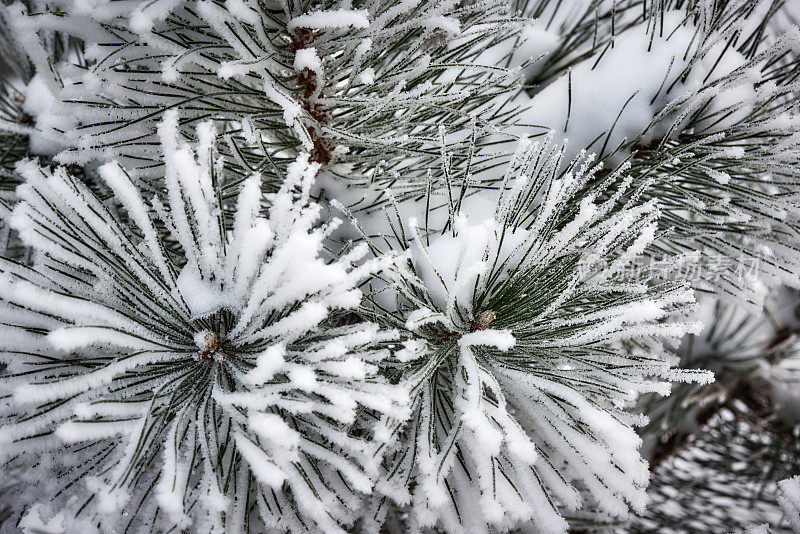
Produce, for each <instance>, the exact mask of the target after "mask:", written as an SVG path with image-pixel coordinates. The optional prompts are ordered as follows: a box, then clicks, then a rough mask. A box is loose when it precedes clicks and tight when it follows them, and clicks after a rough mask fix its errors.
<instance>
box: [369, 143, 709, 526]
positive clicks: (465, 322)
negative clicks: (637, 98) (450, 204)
mask: <svg viewBox="0 0 800 534" xmlns="http://www.w3.org/2000/svg"><path fill="white" fill-rule="evenodd" d="M561 153H562V150H561V148H560V147H553V146H552V145H550V144H549V143H543V144H539V143H536V144H534V145H532V146H529V145H527V144H523V145H522V147H521V149H520V151H519V152H518V153H517V156H516V160H515V162H513V163H512V165H510V168H509V169H508V171H507V174H506V177H505V179H504V181H503V184H504V186H503V189H502V193H500V199H499V202H498V203H497V207H496V210H495V211H494V213H486V212H481V211H480V210H474V211H468V212H467V213H464V212H456V213H455V215H454V220H453V221H452V226H451V227H450V228H448V229H446V230H444V231H442V232H440V233H438V234H436V233H434V235H433V236H431V235H430V233H429V232H426V230H425V229H424V228H420V227H419V223H418V222H417V221H415V220H412V221H410V223H409V229H408V230H406V231H407V232H409V233H410V235H412V236H415V237H414V238H413V240H414V243H413V245H412V247H413V248H412V264H413V267H412V268H410V269H408V270H406V269H400V270H394V271H392V272H394V276H395V277H396V279H397V280H398V281H399V283H398V285H399V286H400V288H401V289H400V291H401V293H402V297H403V298H404V299H405V301H404V302H405V304H404V305H401V307H400V310H403V309H405V310H408V311H407V312H406V313H407V320H406V323H405V326H406V328H408V329H409V330H410V331H412V332H413V333H414V335H415V336H416V337H417V338H418V339H420V340H421V341H422V343H420V344H418V345H416V346H413V347H411V346H407V347H406V350H408V351H409V352H411V351H413V352H414V354H413V357H411V356H406V357H405V358H404V359H407V360H410V361H412V363H413V365H415V367H414V368H413V372H412V378H411V381H412V382H413V381H414V378H413V377H416V379H417V380H420V381H422V382H423V383H424V384H425V385H424V386H422V387H421V388H420V394H419V395H418V397H417V398H416V404H415V412H414V414H413V415H412V419H411V427H410V429H409V430H408V433H409V438H408V439H409V440H411V441H413V443H414V450H415V455H414V456H415V459H414V461H413V462H412V461H411V460H410V459H409V456H410V455H406V454H403V451H401V452H399V453H397V454H396V455H395V456H394V457H393V462H394V464H392V465H393V466H392V468H391V469H390V470H389V475H388V476H387V478H386V480H384V481H382V482H381V483H380V484H379V486H378V488H379V489H380V491H381V492H384V493H385V494H386V495H388V496H390V497H392V498H394V499H396V500H397V501H398V502H400V503H401V504H405V503H407V502H411V503H413V506H412V507H411V519H410V521H411V525H412V528H413V531H417V529H423V528H425V527H433V526H435V525H436V526H439V527H442V528H443V529H444V530H446V531H447V532H454V533H471V532H487V531H492V529H497V530H506V529H509V528H511V527H513V525H517V524H519V523H521V522H526V521H532V522H533V524H535V525H536V527H537V528H539V529H541V530H543V531H546V532H560V531H565V530H566V529H567V523H566V521H565V520H564V519H563V517H562V516H561V513H562V510H561V507H563V508H566V509H567V510H575V509H578V508H580V507H581V506H583V504H584V503H585V501H584V499H585V495H584V494H583V493H582V491H581V490H580V489H579V488H585V489H587V490H589V494H590V495H591V502H592V503H593V504H594V505H595V506H597V507H599V509H600V510H602V511H603V512H604V513H606V514H609V515H612V516H619V517H625V516H626V515H627V514H628V511H629V509H633V510H635V511H642V510H643V509H644V505H645V493H644V490H645V487H646V485H647V481H648V471H647V465H646V463H645V462H644V461H643V460H642V459H641V458H640V455H639V452H638V447H639V445H640V439H639V437H638V435H637V434H636V432H635V431H634V430H633V428H632V426H633V423H634V421H635V418H633V417H632V416H631V415H630V414H627V413H625V412H624V411H623V410H622V409H621V408H622V407H624V406H625V405H626V404H627V403H629V402H631V401H632V400H633V399H634V398H635V392H637V391H659V392H661V393H666V392H668V390H669V385H668V382H669V381H672V380H700V381H708V380H709V379H710V376H708V375H702V376H697V375H695V376H691V375H686V376H682V375H681V374H680V373H678V372H674V371H671V370H670V363H669V362H670V360H669V359H668V358H667V357H666V353H665V352H664V350H663V348H662V347H661V345H660V341H659V340H660V339H662V338H679V337H681V336H682V335H683V334H684V333H686V332H697V331H698V329H699V324H697V323H694V322H691V321H687V320H685V318H684V319H681V317H682V316H683V317H685V314H686V313H687V312H688V311H689V310H691V308H692V306H693V304H694V296H693V292H692V291H691V289H689V288H687V287H685V286H682V285H680V284H656V285H649V284H643V283H641V282H640V281H639V280H637V273H638V275H639V276H641V275H643V274H644V273H643V272H638V271H637V270H636V267H635V261H636V260H638V259H641V254H642V252H643V250H644V249H645V247H646V246H647V245H648V244H649V243H651V242H652V240H653V239H654V230H655V228H656V226H657V218H658V209H657V207H656V205H655V203H654V202H647V203H644V204H638V205H637V204H628V203H623V207H622V208H620V207H619V204H618V202H619V199H620V198H621V197H622V195H623V194H625V193H626V190H627V188H628V187H630V180H623V181H622V185H620V186H618V187H617V188H615V189H609V190H607V191H606V192H605V196H604V198H605V200H601V197H600V196H599V195H598V196H594V195H590V196H584V197H582V196H581V195H585V191H586V189H585V186H586V184H587V183H588V182H589V181H590V180H593V179H594V171H590V170H589V165H590V163H591V159H590V158H589V159H586V160H582V161H581V160H579V161H577V162H573V166H572V167H571V172H568V173H567V174H566V175H565V176H563V177H562V178H559V179H556V180H553V179H552V176H553V175H554V174H553V170H554V169H556V168H558V167H559V166H560V165H561ZM582 191H583V192H584V193H581V192H582ZM627 192H628V193H630V191H627ZM634 196H635V194H634ZM534 199H535V200H534ZM467 205H468V203H465V204H464V206H467ZM573 206H580V209H578V210H577V211H576V212H572V213H570V211H569V210H570V207H573ZM465 209H466V208H465ZM527 214H530V215H527ZM522 220H525V221H526V222H525V224H521V223H520V222H519V221H522ZM626 269H628V270H626ZM403 288H412V289H408V290H404V289H403ZM401 300H402V299H401ZM443 399H450V401H448V402H452V405H450V406H451V407H450V408H449V409H448V408H446V407H445V405H444V404H442V402H443ZM456 456H458V459H456ZM412 478H413V479H414V480H416V481H417V483H418V484H417V486H416V487H415V489H414V490H413V493H408V491H407V490H406V489H405V488H406V480H407V479H412ZM476 503H477V505H476ZM554 503H559V505H560V506H559V507H557V506H556V505H555V504H554Z"/></svg>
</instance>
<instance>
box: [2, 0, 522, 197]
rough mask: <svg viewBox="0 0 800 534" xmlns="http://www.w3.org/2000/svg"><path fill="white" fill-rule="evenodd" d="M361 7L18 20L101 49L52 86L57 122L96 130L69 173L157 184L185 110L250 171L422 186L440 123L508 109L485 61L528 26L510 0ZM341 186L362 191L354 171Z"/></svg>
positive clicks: (287, 5) (72, 5) (187, 8)
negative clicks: (163, 139) (337, 168)
mask: <svg viewBox="0 0 800 534" xmlns="http://www.w3.org/2000/svg"><path fill="white" fill-rule="evenodd" d="M351 4H352V3H351V2H334V3H332V4H329V5H327V6H326V7H325V9H310V8H308V7H307V6H306V4H304V3H302V4H301V3H296V2H276V3H274V4H269V3H264V2H256V1H250V0H245V1H237V2H224V3H223V2H215V1H200V2H195V1H187V2H174V3H173V2H154V3H149V4H145V3H142V4H140V5H138V7H136V8H134V9H133V10H119V9H116V8H115V6H114V4H109V5H107V6H99V7H97V8H93V9H91V10H87V9H85V6H84V5H83V3H82V2H53V3H51V4H49V6H50V8H51V10H53V11H57V13H52V12H48V13H34V12H32V13H30V15H22V14H18V16H17V19H16V20H17V27H18V29H19V31H20V32H27V33H33V34H35V33H36V32H37V31H41V30H43V29H45V28H50V27H57V28H59V29H60V30H62V31H64V32H67V33H68V32H70V31H72V30H74V28H81V38H82V39H85V40H86V56H87V57H88V58H89V61H90V64H89V65H88V66H86V67H83V66H73V65H70V64H64V63H61V64H59V65H58V66H57V70H58V71H59V72H60V76H61V79H62V80H64V81H63V83H60V82H57V81H53V82H52V83H51V84H50V85H51V89H52V91H53V92H54V94H57V95H58V103H59V105H58V106H57V108H58V109H56V110H54V111H53V113H54V114H61V115H66V116H74V117H76V118H77V119H78V120H79V121H80V125H79V126H78V127H77V128H76V129H75V130H74V131H71V132H68V133H67V135H66V138H65V139H66V142H67V143H68V145H69V146H68V147H67V150H66V151H65V152H64V153H62V154H61V155H60V156H59V158H60V160H61V161H63V162H81V163H83V162H86V161H88V160H91V159H94V158H103V157H114V158H117V159H120V161H121V162H122V163H123V164H125V165H126V168H131V169H134V168H135V169H137V172H138V174H142V175H145V176H147V175H149V174H152V172H153V171H152V169H151V167H152V163H151V161H152V160H154V159H157V158H154V157H153V154H154V152H155V147H156V146H157V145H156V144H155V143H153V140H154V136H155V131H156V125H157V124H158V121H159V120H160V117H161V116H162V114H163V113H164V112H165V111H166V110H167V109H173V108H176V109H179V110H180V113H181V118H182V122H183V123H185V124H186V125H189V124H191V123H192V122H194V121H197V120H204V119H205V118H206V117H209V116H210V117H212V118H213V119H214V120H215V121H218V122H219V123H224V124H226V127H225V130H226V131H227V132H229V133H230V138H229V143H227V144H225V145H220V147H219V148H220V150H222V151H224V152H225V153H226V154H228V155H229V158H228V159H227V160H226V165H228V166H229V167H231V168H236V169H238V171H239V172H241V173H243V174H247V172H248V169H250V170H252V169H264V170H267V171H269V172H273V170H274V166H275V165H277V166H278V167H279V168H281V169H283V168H285V166H286V165H287V164H288V163H290V162H291V161H292V160H293V159H294V157H295V156H296V154H297V153H298V152H301V151H308V152H310V154H311V158H312V160H314V161H317V162H319V163H323V164H332V163H336V162H337V161H338V162H341V163H347V164H348V166H349V167H355V168H356V169H357V170H359V171H361V173H366V172H367V171H374V169H375V167H377V166H381V167H382V168H383V170H384V172H385V173H386V176H379V177H377V178H379V179H381V180H386V181H387V183H391V182H393V181H397V180H399V179H400V178H401V177H402V178H403V180H401V181H402V182H403V183H409V182H411V181H412V180H411V178H413V177H415V176H414V173H416V169H417V168H427V167H431V166H432V165H430V164H424V163H423V164H421V165H410V164H409V158H411V159H420V160H423V161H425V160H428V161H429V162H432V161H434V160H435V159H436V157H438V149H437V147H436V143H437V141H438V136H437V133H438V127H439V126H440V125H442V124H446V125H447V126H448V128H449V129H451V130H452V131H460V130H463V129H465V128H468V127H469V126H470V125H471V124H472V123H473V122H474V121H475V116H476V115H477V114H478V111H479V110H481V109H482V108H485V107H487V106H488V104H489V103H490V101H491V100H492V99H497V98H499V99H501V100H503V99H507V98H508V97H503V96H502V94H503V91H505V90H507V89H508V87H509V85H510V81H509V78H510V77H511V75H512V74H513V72H512V70H511V69H507V68H503V67H502V66H498V65H495V64H489V65H476V64H472V63H471V61H472V60H474V59H475V58H476V57H477V56H478V55H479V54H480V53H481V52H483V51H484V50H485V49H487V48H490V47H491V46H492V45H493V44H494V43H495V42H497V41H499V40H504V39H508V38H509V36H510V35H513V33H514V32H515V31H517V29H518V27H519V26H520V25H521V24H522V22H521V21H517V20H515V19H513V18H512V17H509V16H508V14H507V9H508V8H507V6H505V5H504V3H503V2H500V1H497V0H492V1H487V2H480V3H478V4H476V5H471V4H469V3H467V4H462V3H457V2H452V1H450V0H436V1H432V2H411V3H409V2H400V1H397V0H392V1H374V0H372V1H367V2H358V3H357V4H356V5H355V6H354V5H351ZM55 8H58V9H55ZM26 44H27V48H26V50H27V52H28V53H29V54H30V55H31V56H32V57H37V58H39V61H38V62H37V63H36V66H37V69H38V70H40V71H46V70H47V69H48V66H47V64H46V63H45V61H46V58H47V54H45V53H42V51H41V45H40V44H39V43H38V42H37V40H36V39H35V38H32V37H29V38H28V39H27V40H26ZM87 89H88V90H87ZM498 95H500V96H498ZM509 97H510V95H509ZM399 125H403V127H399ZM189 132H190V128H188V127H187V130H186V133H189ZM470 148H471V147H469V146H467V145H464V146H463V147H462V150H461V157H466V155H467V153H468V152H469V150H470ZM348 153H349V155H348ZM389 155H396V156H401V157H398V158H392V157H387V156H389ZM381 161H383V163H380V162H381ZM379 163H380V165H379ZM400 169H401V170H402V173H403V174H402V175H400V174H397V170H400ZM409 173H411V176H409ZM356 177H359V179H361V180H365V179H366V178H364V177H363V176H361V174H360V173H356ZM337 178H338V180H339V181H345V182H347V181H350V182H353V181H354V178H353V177H352V175H351V174H349V173H342V174H341V175H340V176H338V177H337ZM375 178H376V177H375V176H371V177H370V179H373V180H374V179H375ZM416 178H418V179H419V180H420V181H421V185H420V184H417V185H416V192H419V190H424V186H425V183H424V178H425V176H424V175H421V176H416ZM267 185H268V184H267Z"/></svg>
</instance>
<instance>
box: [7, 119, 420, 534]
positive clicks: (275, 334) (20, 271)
mask: <svg viewBox="0 0 800 534" xmlns="http://www.w3.org/2000/svg"><path fill="white" fill-rule="evenodd" d="M197 136H198V138H199V139H200V141H199V143H198V145H197V146H196V147H193V146H190V145H186V144H184V143H182V142H180V141H179V137H178V131H177V119H176V116H175V114H171V115H169V116H168V117H167V119H166V121H165V123H164V124H163V125H162V126H161V130H160V137H161V141H162V146H163V150H164V153H165V160H164V164H165V165H164V168H165V178H164V182H165V186H166V190H165V192H164V194H163V195H161V196H158V197H154V198H153V199H152V200H151V201H150V203H149V204H146V203H145V202H144V199H143V198H142V195H141V193H140V191H139V190H137V188H136V187H135V186H134V185H133V182H132V181H131V179H130V178H129V177H128V176H127V174H126V173H125V171H124V170H123V169H122V168H121V167H120V166H119V165H118V164H117V163H109V164H107V165H104V166H103V167H101V169H100V176H101V177H102V178H103V180H104V181H105V183H106V184H107V185H108V186H109V188H110V189H111V190H112V191H113V192H114V197H115V200H116V201H117V202H119V203H120V204H121V205H122V207H123V208H124V211H125V212H126V214H127V216H126V218H125V219H123V220H120V219H117V218H115V217H114V216H112V215H111V213H110V212H109V211H108V210H107V208H106V206H105V205H104V204H103V203H102V202H101V201H100V200H99V199H98V198H96V197H95V196H94V195H93V194H92V193H91V192H90V191H89V190H88V189H87V188H86V186H85V185H83V184H81V183H80V182H79V181H78V180H76V179H75V178H74V177H72V176H70V175H69V174H68V173H67V172H66V171H65V170H64V169H63V168H57V169H55V170H48V169H45V168H40V167H39V166H38V165H36V164H35V163H33V162H24V163H21V164H20V165H19V167H18V170H19V172H20V173H21V174H22V175H23V176H24V177H25V179H26V182H25V184H24V185H23V186H21V187H20V189H19V191H18V194H19V197H20V203H19V204H18V205H17V207H16V208H15V210H14V212H13V214H12V217H11V221H12V225H13V226H14V228H15V229H16V230H17V231H19V232H20V234H21V236H22V239H23V240H24V242H25V243H26V244H27V245H28V246H30V247H32V248H33V249H34V251H35V252H36V261H35V264H34V265H33V266H32V267H26V266H23V265H20V264H16V263H12V262H10V261H8V260H4V261H3V264H2V274H0V280H1V281H2V288H3V289H2V292H0V293H1V294H2V297H0V316H2V322H3V325H2V334H3V339H4V344H3V352H2V359H3V361H4V362H5V363H6V364H7V365H8V368H7V372H6V373H7V374H6V375H5V376H4V377H3V382H2V388H3V397H2V399H3V401H2V404H0V422H1V423H2V431H0V434H1V435H2V438H0V440H2V447H0V449H1V450H2V454H3V458H4V461H7V462H8V464H7V465H8V466H13V465H15V464H19V465H32V464H33V461H32V458H35V459H37V461H40V463H39V464H38V467H33V468H31V469H29V470H28V471H27V472H26V473H25V474H24V475H23V476H26V477H28V478H29V479H30V480H29V481H28V482H29V483H30V484H31V486H29V487H33V488H37V487H38V489H39V490H42V489H50V488H52V494H53V496H54V499H53V503H52V504H51V506H52V507H53V508H52V510H53V511H56V510H57V509H58V507H61V508H63V509H64V510H65V511H66V516H67V519H68V520H69V521H85V522H92V523H95V524H97V525H99V527H100V530H101V531H111V530H113V531H116V530H118V529H119V530H121V529H125V528H133V529H134V530H143V531H150V530H161V529H163V530H168V529H169V528H171V527H173V526H174V527H178V528H179V529H185V528H187V527H189V526H190V525H191V528H192V529H193V530H194V531H215V532H216V531H223V530H224V531H231V532H263V531H264V529H269V528H277V529H281V530H291V531H293V532H299V531H305V530H308V531H320V532H321V531H324V532H337V531H342V530H341V529H342V525H346V524H349V523H351V522H352V521H353V520H354V519H355V517H356V515H355V511H356V509H357V507H358V503H359V501H360V498H361V494H362V493H365V492H369V491H370V490H371V486H372V480H373V478H374V477H375V476H376V473H377V463H378V461H379V460H380V457H379V456H378V455H376V453H375V451H376V449H377V448H378V446H379V440H386V439H388V435H387V427H386V424H385V422H386V421H387V418H393V419H401V420H402V419H403V418H404V417H405V416H406V414H407V406H406V405H407V393H406V392H405V390H404V389H403V388H402V386H397V387H395V386H391V385H390V384H389V383H388V382H387V381H386V380H385V379H384V378H381V377H380V376H379V374H378V365H379V364H380V363H381V362H382V361H383V360H384V359H386V358H388V357H389V352H388V350H387V348H386V344H387V343H389V342H391V341H392V340H394V339H396V338H397V336H398V333H397V332H396V331H392V330H385V329H381V328H379V327H378V326H377V325H376V324H372V323H366V322H358V323H356V324H352V325H350V326H337V320H336V317H337V314H338V313H340V312H341V311H345V310H350V309H354V308H357V307H358V306H359V305H360V302H361V297H362V295H361V292H360V290H359V289H358V286H359V285H360V284H361V282H362V281H363V280H364V279H365V277H367V276H369V275H370V274H372V273H374V272H375V271H376V270H377V269H380V268H383V267H385V266H386V263H387V262H388V261H390V260H389V259H386V258H384V259H379V260H373V261H367V262H360V261H359V260H360V259H361V258H362V257H363V256H364V254H365V252H366V249H365V248H364V247H354V248H352V249H351V250H349V251H345V252H344V253H342V254H341V255H338V256H336V257H333V258H331V257H329V255H328V254H327V253H326V252H325V250H324V244H323V243H324V241H325V239H326V237H327V236H328V235H329V233H330V232H331V231H332V229H333V228H334V227H335V223H328V224H321V223H320V221H319V219H320V207H319V205H317V204H316V203H314V202H312V201H311V200H310V198H309V190H310V188H311V185H312V182H313V179H314V177H315V175H316V173H317V171H318V167H319V166H318V164H315V163H309V162H308V156H307V155H305V156H300V157H299V158H298V160H297V161H296V162H295V163H293V164H292V165H290V166H289V168H288V173H287V177H286V180H285V181H284V183H283V184H282V185H281V188H280V190H279V191H278V192H276V193H275V194H272V195H269V196H268V198H267V204H266V206H267V208H268V213H269V215H268V216H264V215H262V209H263V207H264V206H263V205H262V200H261V199H262V194H261V184H260V181H261V178H260V177H259V176H258V175H253V176H251V177H250V178H248V179H247V180H246V181H245V182H244V184H243V186H242V190H241V193H240V195H239V197H238V200H237V202H236V215H235V217H234V218H233V221H232V223H231V227H230V229H227V227H226V224H225V222H224V221H223V219H222V209H221V205H220V197H219V195H218V187H219V182H218V181H217V174H216V171H215V168H216V167H217V161H216V156H215V154H214V150H213V138H214V132H213V128H212V126H211V125H210V124H209V123H204V124H202V125H200V126H199V128H198V133H197ZM176 244H177V245H176ZM341 324H344V323H341ZM365 414H369V417H360V415H365ZM357 416H359V417H357ZM62 448H63V450H64V451H65V452H64V453H63V454H58V456H57V457H56V458H55V459H54V460H53V461H52V462H51V461H50V460H49V459H48V455H49V454H55V451H56V450H60V449H62ZM51 479H52V482H48V481H49V480H51ZM48 484H49V485H50V486H48V488H43V486H46V485H48ZM69 488H72V489H70V490H69V491H67V490H68V489H69ZM85 490H88V493H86V494H85V495H86V496H83V495H84V491H85ZM66 494H74V495H76V497H74V498H69V499H68V498H67V497H66ZM132 510H135V511H136V512H135V513H123V511H125V512H129V511H132ZM87 519H88V520H89V521H86V520H87ZM76 524H77V523H76ZM76 528H78V527H76ZM81 528H82V527H81Z"/></svg>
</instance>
